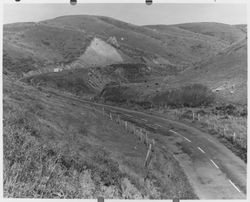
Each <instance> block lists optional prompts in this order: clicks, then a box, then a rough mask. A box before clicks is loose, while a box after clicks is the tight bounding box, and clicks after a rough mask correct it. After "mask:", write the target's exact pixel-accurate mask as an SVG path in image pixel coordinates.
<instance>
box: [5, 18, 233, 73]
mask: <svg viewBox="0 0 250 202" xmlns="http://www.w3.org/2000/svg"><path fill="white" fill-rule="evenodd" d="M167 29H168V31H167V32H166V31H162V30H157V29H153V28H152V27H150V26H149V27H145V26H136V25H132V24H129V23H125V22H122V21H119V20H115V19H112V18H108V17H102V16H88V15H82V16H63V17H58V18H55V19H51V20H46V21H41V22H38V23H34V22H31V23H14V24H8V25H4V33H3V36H4V42H3V44H4V46H3V49H4V73H5V74H8V73H9V74H11V73H15V74H17V75H18V77H20V76H21V77H22V76H25V75H26V74H28V75H30V74H37V73H41V72H48V71H54V69H55V68H60V69H69V68H74V67H88V66H100V65H109V64H113V63H128V62H129V63H131V62H132V63H133V62H134V63H146V64H148V65H149V66H151V67H159V66H160V67H162V68H170V67H171V68H173V67H175V68H177V69H178V70H182V69H184V68H186V67H187V66H189V65H190V64H193V63H195V62H197V61H200V60H202V59H204V58H207V57H210V56H211V55H213V54H216V53H218V52H219V51H221V50H222V49H224V48H227V47H228V46H229V42H227V41H225V40H221V39H220V38H218V37H213V36H208V35H204V34H197V33H194V32H192V31H188V30H184V29H181V28H178V27H177V26H176V27H171V26H170V27H168V28H167ZM235 29H236V28H235Z"/></svg>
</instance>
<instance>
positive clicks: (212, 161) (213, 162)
mask: <svg viewBox="0 0 250 202" xmlns="http://www.w3.org/2000/svg"><path fill="white" fill-rule="evenodd" d="M210 161H211V162H212V163H213V164H214V166H215V167H216V168H217V169H219V166H217V165H216V163H215V162H214V161H213V160H212V159H210Z"/></svg>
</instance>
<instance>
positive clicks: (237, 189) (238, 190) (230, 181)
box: [228, 180, 241, 193]
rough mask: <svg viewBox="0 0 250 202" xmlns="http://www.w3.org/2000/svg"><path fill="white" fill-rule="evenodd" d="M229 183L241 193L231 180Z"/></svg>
mask: <svg viewBox="0 0 250 202" xmlns="http://www.w3.org/2000/svg"><path fill="white" fill-rule="evenodd" d="M228 181H229V182H230V183H231V185H233V187H234V188H235V189H236V190H237V191H238V192H240V193H241V191H240V190H239V188H238V187H237V186H236V185H235V184H234V183H233V182H232V181H231V180H228Z"/></svg>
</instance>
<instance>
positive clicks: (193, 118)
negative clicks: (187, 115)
mask: <svg viewBox="0 0 250 202" xmlns="http://www.w3.org/2000/svg"><path fill="white" fill-rule="evenodd" d="M192 113H193V114H192V115H193V121H194V118H195V117H194V115H195V114H194V112H192Z"/></svg>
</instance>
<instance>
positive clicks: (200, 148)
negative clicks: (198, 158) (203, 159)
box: [197, 147, 205, 154]
mask: <svg viewBox="0 0 250 202" xmlns="http://www.w3.org/2000/svg"><path fill="white" fill-rule="evenodd" d="M197 148H198V149H199V150H200V151H201V152H202V153H203V154H205V152H204V151H203V149H201V148H200V147H197Z"/></svg>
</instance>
